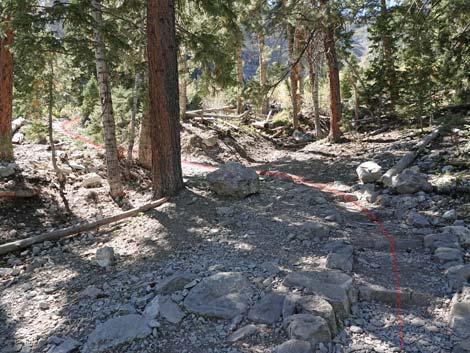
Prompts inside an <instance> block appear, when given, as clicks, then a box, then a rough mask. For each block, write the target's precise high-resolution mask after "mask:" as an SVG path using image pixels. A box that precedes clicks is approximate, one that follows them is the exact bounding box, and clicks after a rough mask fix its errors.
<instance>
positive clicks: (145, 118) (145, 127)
mask: <svg viewBox="0 0 470 353" xmlns="http://www.w3.org/2000/svg"><path fill="white" fill-rule="evenodd" d="M138 162H139V165H140V166H142V167H144V168H145V169H148V170H151V169H152V146H151V142H150V117H149V111H148V106H147V107H145V108H144V109H142V124H141V126H140V135H139V158H138Z"/></svg>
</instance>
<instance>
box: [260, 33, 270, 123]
mask: <svg viewBox="0 0 470 353" xmlns="http://www.w3.org/2000/svg"><path fill="white" fill-rule="evenodd" d="M257 34H258V50H259V85H260V88H261V94H262V100H261V114H268V110H269V101H268V98H267V97H266V94H267V92H266V82H267V62H266V55H265V54H266V53H265V43H264V33H263V31H262V30H259V31H258V33H257Z"/></svg>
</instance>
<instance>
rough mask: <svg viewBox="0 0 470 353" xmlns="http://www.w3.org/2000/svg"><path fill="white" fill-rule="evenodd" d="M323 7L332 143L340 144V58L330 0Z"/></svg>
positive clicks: (326, 0)
mask: <svg viewBox="0 0 470 353" xmlns="http://www.w3.org/2000/svg"><path fill="white" fill-rule="evenodd" d="M320 4H321V6H322V7H323V8H324V9H325V10H326V11H325V12H324V13H325V16H324V18H323V31H324V40H323V41H324V46H325V54H326V62H327V66H328V80H329V83H330V134H329V135H328V139H329V140H330V141H331V142H338V141H339V139H340V138H341V131H340V129H339V121H340V120H341V114H342V113H341V94H340V82H339V67H338V57H337V54H336V44H335V32H334V27H333V25H332V24H331V23H330V21H331V19H330V8H329V5H328V0H320Z"/></svg>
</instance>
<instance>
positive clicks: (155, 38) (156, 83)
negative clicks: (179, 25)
mask: <svg viewBox="0 0 470 353" xmlns="http://www.w3.org/2000/svg"><path fill="white" fill-rule="evenodd" d="M147 6H148V8H147V45H148V49H147V55H148V65H149V108H150V109H149V116H150V137H151V145H152V181H153V193H154V197H155V198H160V197H162V196H172V195H175V194H176V193H177V192H178V191H179V190H181V189H182V188H183V176H182V170H181V142H180V122H179V104H178V97H179V94H178V64H177V48H176V34H175V7H174V3H173V0H148V4H147Z"/></svg>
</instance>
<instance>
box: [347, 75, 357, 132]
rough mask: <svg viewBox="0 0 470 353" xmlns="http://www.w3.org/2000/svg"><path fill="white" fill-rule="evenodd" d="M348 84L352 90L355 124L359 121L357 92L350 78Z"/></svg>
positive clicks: (354, 83)
mask: <svg viewBox="0 0 470 353" xmlns="http://www.w3.org/2000/svg"><path fill="white" fill-rule="evenodd" d="M349 82H350V83H351V86H352V87H353V90H354V120H355V121H356V123H357V122H358V121H359V91H358V89H357V84H356V82H355V81H354V79H353V78H351V79H350V81H349Z"/></svg>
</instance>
